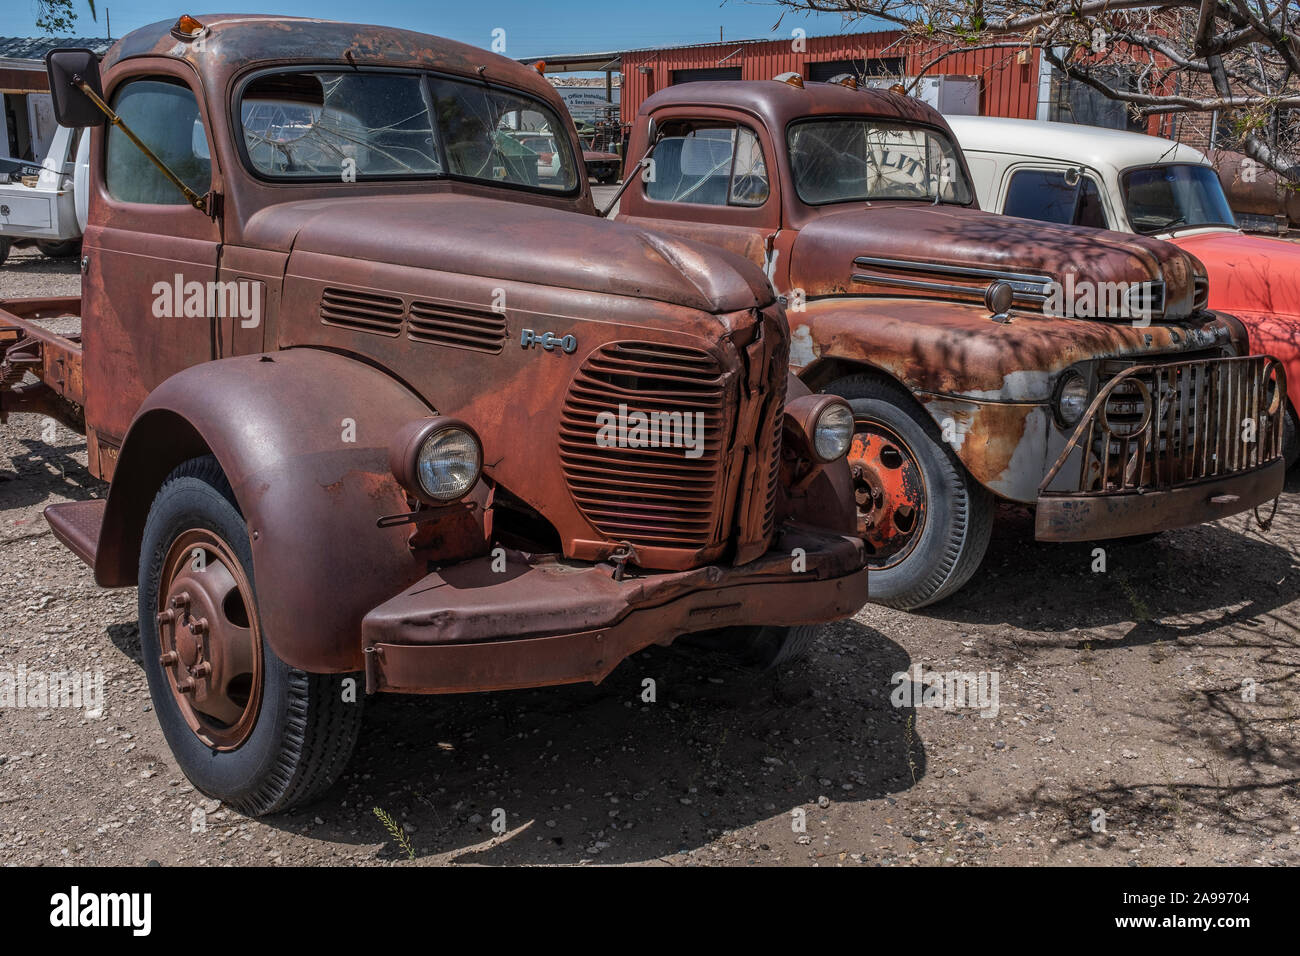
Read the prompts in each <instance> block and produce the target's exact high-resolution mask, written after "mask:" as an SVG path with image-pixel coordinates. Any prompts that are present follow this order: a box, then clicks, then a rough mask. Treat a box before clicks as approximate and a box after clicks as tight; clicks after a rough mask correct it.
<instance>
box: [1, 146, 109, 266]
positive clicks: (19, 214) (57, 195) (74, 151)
mask: <svg viewBox="0 0 1300 956" xmlns="http://www.w3.org/2000/svg"><path fill="white" fill-rule="evenodd" d="M88 145H89V144H88V142H87V141H86V138H85V137H84V136H81V135H80V131H79V130H71V129H67V128H65V127H59V129H58V130H56V131H55V133H54V137H53V138H52V139H51V141H50V148H49V151H48V152H47V153H46V154H45V158H44V159H43V160H41V162H40V164H39V165H33V164H31V163H22V162H18V161H14V160H0V264H3V263H4V261H5V258H6V257H7V256H8V255H9V250H10V249H11V248H12V247H13V246H14V245H27V244H34V245H35V246H36V247H37V248H38V249H40V250H41V252H43V253H45V255H47V256H51V257H52V258H56V259H64V258H67V257H69V256H75V255H76V254H77V251H78V250H79V249H80V248H81V233H82V230H84V229H85V227H86V200H87V195H86V188H85V184H86V174H85V168H86V162H87V156H88V155H89V150H88Z"/></svg>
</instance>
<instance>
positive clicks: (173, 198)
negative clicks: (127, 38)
mask: <svg viewBox="0 0 1300 956" xmlns="http://www.w3.org/2000/svg"><path fill="white" fill-rule="evenodd" d="M112 106H113V109H114V110H115V111H116V112H117V114H118V115H119V116H121V117H122V119H123V121H125V122H126V124H127V125H128V126H130V127H131V129H132V130H134V131H135V134H136V135H137V136H139V137H140V139H141V141H142V142H144V143H145V145H147V146H148V147H149V148H150V149H152V150H153V151H154V152H155V153H157V154H158V158H159V159H161V160H162V161H163V162H164V163H166V164H167V167H168V168H169V169H171V170H172V172H174V173H175V174H176V175H177V176H179V177H180V179H181V181H182V182H184V183H185V185H187V186H189V187H190V188H191V189H193V190H194V191H195V192H196V193H198V194H199V195H202V194H204V193H206V192H207V191H208V187H209V186H210V185H211V182H212V158H211V157H210V156H209V155H208V146H207V139H206V138H205V137H204V135H203V121H202V118H201V116H200V115H199V104H198V102H197V101H196V100H195V99H194V94H193V93H192V92H191V91H190V88H189V87H188V86H186V85H184V84H183V83H178V82H175V81H173V80H163V79H150V80H131V81H130V82H128V83H126V84H125V85H123V86H121V87H119V88H118V90H117V92H116V93H115V94H114V95H113V103H112ZM104 183H105V186H106V187H107V188H108V193H109V195H110V196H112V197H113V198H114V199H119V200H121V201H122V202H138V203H158V204H162V205H169V206H171V205H179V206H184V205H186V202H185V197H184V196H183V195H181V191H180V190H179V189H177V188H176V187H175V186H174V185H172V184H171V182H170V181H168V179H167V177H165V176H164V175H163V174H162V173H161V172H159V171H158V169H157V167H155V166H154V164H153V163H151V162H150V161H149V158H148V157H147V156H145V154H144V153H142V152H141V151H140V150H139V149H138V148H137V147H136V145H135V144H134V143H132V142H131V141H130V140H129V139H127V138H126V135H125V134H124V133H123V132H122V131H121V130H120V129H118V128H117V127H116V126H110V127H109V130H108V149H107V157H106V159H105V174H104Z"/></svg>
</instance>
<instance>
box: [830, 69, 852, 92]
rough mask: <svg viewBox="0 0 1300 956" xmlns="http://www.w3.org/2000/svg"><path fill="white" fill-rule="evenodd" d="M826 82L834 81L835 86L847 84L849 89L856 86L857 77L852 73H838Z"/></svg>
mask: <svg viewBox="0 0 1300 956" xmlns="http://www.w3.org/2000/svg"><path fill="white" fill-rule="evenodd" d="M826 82H827V83H834V84H835V85H836V86H847V87H848V88H849V89H851V90H856V89H857V88H858V78H857V77H856V76H854V75H853V74H852V73H838V74H836V75H835V76H832V77H831V78H830V79H829V80H827V81H826Z"/></svg>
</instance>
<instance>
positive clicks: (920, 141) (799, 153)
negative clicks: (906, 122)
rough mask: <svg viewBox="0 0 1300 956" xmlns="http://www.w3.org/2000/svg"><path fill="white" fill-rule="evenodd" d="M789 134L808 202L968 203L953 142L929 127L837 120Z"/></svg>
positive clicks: (819, 122) (803, 126)
mask: <svg viewBox="0 0 1300 956" xmlns="http://www.w3.org/2000/svg"><path fill="white" fill-rule="evenodd" d="M788 136H789V144H790V167H791V171H792V172H793V173H794V182H795V188H796V189H797V190H798V191H799V198H801V199H802V200H803V201H804V202H806V203H808V204H809V205H821V204H824V203H835V202H857V201H864V200H872V199H922V200H929V201H930V202H946V203H957V204H959V205H965V204H966V203H968V202H970V198H971V193H970V187H969V186H968V185H967V183H966V176H965V173H963V172H962V168H961V164H960V163H959V162H958V161H957V158H956V151H955V150H954V148H953V145H952V143H951V142H950V141H949V140H948V138H947V137H946V136H942V135H940V134H938V133H934V132H931V131H930V130H926V129H921V128H919V127H914V126H901V125H891V124H888V123H879V122H875V121H869V120H856V119H843V120H840V119H837V120H817V121H812V122H805V123H798V124H796V125H795V126H792V127H791V128H790V131H789V133H788Z"/></svg>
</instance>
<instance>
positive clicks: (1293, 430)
mask: <svg viewBox="0 0 1300 956" xmlns="http://www.w3.org/2000/svg"><path fill="white" fill-rule="evenodd" d="M3 258H4V257H3V256H0V260H2V259H3ZM1282 460H1283V461H1284V462H1286V470H1287V471H1290V470H1291V469H1292V468H1294V467H1295V463H1296V462H1297V461H1300V422H1297V421H1296V414H1295V409H1294V408H1292V407H1291V403H1290V402H1287V406H1286V415H1285V416H1283V419H1282Z"/></svg>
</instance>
